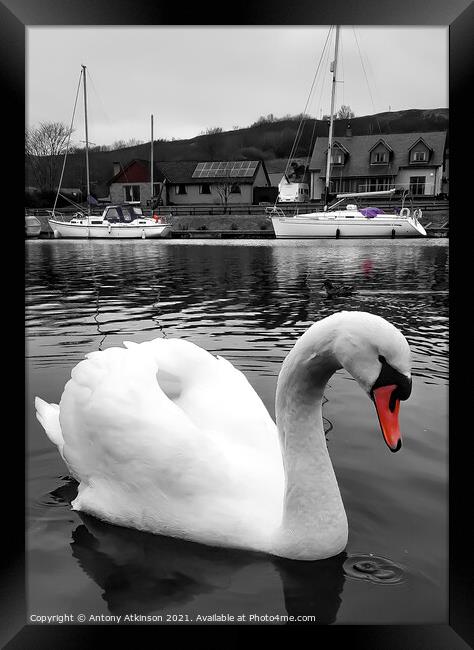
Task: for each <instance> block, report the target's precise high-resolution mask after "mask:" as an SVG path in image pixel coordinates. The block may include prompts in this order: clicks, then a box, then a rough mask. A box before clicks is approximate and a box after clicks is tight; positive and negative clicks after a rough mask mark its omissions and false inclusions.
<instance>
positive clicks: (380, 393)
mask: <svg viewBox="0 0 474 650" xmlns="http://www.w3.org/2000/svg"><path fill="white" fill-rule="evenodd" d="M124 345H125V346H126V348H109V349H107V350H104V351H102V352H93V353H91V354H88V355H86V356H87V358H86V359H85V360H84V361H81V362H80V363H79V364H78V365H77V366H76V367H75V368H74V369H73V371H72V373H71V379H70V380H69V381H68V383H67V384H66V386H65V389H64V392H63V394H62V397H61V401H60V404H59V406H58V405H56V404H47V403H46V402H44V401H43V400H42V399H40V398H38V397H37V398H36V402H35V403H36V411H37V412H36V415H37V417H38V419H39V421H40V422H41V424H42V425H43V427H44V429H45V431H46V433H47V434H48V436H49V438H50V439H51V440H52V441H53V442H54V443H55V444H56V445H57V446H58V449H59V452H60V454H61V456H62V457H63V459H64V461H65V462H66V464H67V466H68V468H69V471H70V473H71V474H72V476H74V477H75V478H76V479H77V480H78V481H79V489H78V495H77V497H76V499H75V500H74V501H73V503H72V507H73V509H74V510H80V511H83V512H86V513H89V514H91V515H95V516H96V517H98V518H100V519H103V520H105V521H108V522H111V523H114V524H118V525H121V526H127V527H131V528H136V529H139V530H143V531H149V532H152V533H156V534H162V535H170V536H173V537H181V538H184V539H188V540H192V541H195V542H201V543H204V544H209V545H217V546H228V547H233V548H243V549H250V550H254V551H263V552H266V553H270V554H273V555H278V556H282V557H286V558H292V559H299V560H317V559H322V558H326V557H330V556H333V555H336V554H338V553H339V552H341V551H342V550H343V549H344V548H345V546H346V543H347V519H346V514H345V511H344V506H343V503H342V499H341V495H340V492H339V488H338V485H337V481H336V477H335V475H334V471H333V467H332V464H331V460H330V458H329V454H328V451H327V446H326V440H325V436H324V430H323V422H322V412H321V407H322V397H323V391H324V388H325V386H326V383H327V381H328V379H329V377H331V375H332V374H333V373H334V372H335V371H336V370H338V369H340V368H345V369H346V370H347V371H348V372H349V373H350V374H351V375H352V376H353V377H354V378H355V379H356V381H357V382H358V384H359V385H360V386H361V387H362V388H363V390H364V391H365V392H366V393H367V394H368V395H369V396H370V397H371V398H372V399H373V400H374V402H375V405H376V408H377V413H378V416H379V420H380V423H381V427H382V431H383V434H384V437H385V441H386V442H387V444H388V445H389V447H390V448H391V449H392V451H397V449H398V448H399V447H400V444H401V443H400V431H399V428H398V408H399V400H400V399H406V398H407V397H408V396H409V394H410V390H411V375H410V349H409V346H408V343H407V341H406V339H405V337H404V336H403V335H402V334H401V332H400V331H399V330H398V329H396V328H395V327H394V326H393V325H391V324H390V323H388V322H387V321H386V320H384V319H383V318H381V317H379V316H374V315H372V314H368V313H364V312H339V313H336V314H333V315H332V316H329V317H327V318H324V319H323V320H321V321H319V322H317V323H315V324H314V325H312V326H311V327H310V328H309V329H308V330H307V331H306V332H305V333H304V334H303V335H302V336H301V338H300V339H299V340H298V341H297V342H296V344H295V346H294V347H293V349H292V350H291V351H290V353H289V354H288V356H287V357H286V359H285V361H284V363H283V366H282V369H281V372H280V375H279V377H278V384H277V390H276V421H277V424H276V425H275V424H274V422H273V421H272V419H271V418H270V416H269V414H268V412H267V410H266V408H265V407H264V405H263V403H262V402H261V400H260V398H259V397H258V396H257V394H256V393H255V391H254V390H253V388H252V387H251V385H250V384H249V383H248V381H247V379H246V378H245V376H244V375H243V374H242V373H241V372H240V371H238V370H237V369H236V368H234V367H233V366H232V364H231V363H229V362H228V361H226V360H225V359H223V358H222V357H215V356H213V355H212V354H209V353H208V352H206V351H205V350H203V349H201V348H199V347H198V346H196V345H194V344H193V343H190V342H188V341H185V340H178V339H163V338H159V339H155V340H153V341H149V342H145V343H141V344H135V343H124Z"/></svg>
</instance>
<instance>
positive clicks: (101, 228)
mask: <svg viewBox="0 0 474 650" xmlns="http://www.w3.org/2000/svg"><path fill="white" fill-rule="evenodd" d="M49 225H50V226H51V229H52V230H53V233H54V236H55V237H65V238H73V239H152V238H157V237H165V236H166V235H167V234H168V233H169V232H170V230H171V226H170V225H169V224H150V225H143V224H140V225H133V224H123V223H120V224H92V225H82V224H75V223H70V222H67V221H57V220H55V219H49Z"/></svg>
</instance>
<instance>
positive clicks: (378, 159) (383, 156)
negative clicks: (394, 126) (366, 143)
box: [370, 151, 388, 165]
mask: <svg viewBox="0 0 474 650" xmlns="http://www.w3.org/2000/svg"><path fill="white" fill-rule="evenodd" d="M370 162H371V163H372V165H380V164H382V163H387V162H388V152H387V151H374V153H373V154H372V160H371V161H370Z"/></svg>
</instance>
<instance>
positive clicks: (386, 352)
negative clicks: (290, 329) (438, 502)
mask: <svg viewBox="0 0 474 650" xmlns="http://www.w3.org/2000/svg"><path fill="white" fill-rule="evenodd" d="M330 318H334V325H335V330H334V333H335V338H334V343H333V352H334V354H335V356H336V358H337V360H338V361H339V363H340V364H341V366H342V367H343V368H345V369H346V370H347V371H348V372H349V373H350V374H351V375H352V376H353V377H354V379H355V380H356V381H357V383H358V384H359V386H361V388H362V389H363V390H364V391H365V392H366V393H367V394H368V396H369V397H370V398H371V399H372V400H373V402H374V404H375V408H376V410H377V415H378V418H379V421H380V426H381V429H382V433H383V436H384V439H385V442H386V443H387V445H388V447H389V448H390V450H391V451H398V450H399V449H400V447H401V444H402V443H401V434H400V427H399V424H398V411H399V408H400V400H406V399H408V397H409V396H410V393H411V353H410V347H409V345H408V342H407V340H406V338H405V337H404V336H403V334H402V333H401V332H400V330H398V329H397V328H396V327H395V326H394V325H392V324H391V323H389V322H387V321H386V320H385V319H383V318H381V317H380V316H375V315H374V314H368V313H365V312H340V313H339V314H334V316H333V317H330Z"/></svg>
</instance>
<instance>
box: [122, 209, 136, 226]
mask: <svg viewBox="0 0 474 650" xmlns="http://www.w3.org/2000/svg"><path fill="white" fill-rule="evenodd" d="M122 214H123V220H124V221H125V223H130V221H133V219H134V218H135V215H134V214H133V210H130V207H128V206H127V207H126V206H124V207H123V208H122Z"/></svg>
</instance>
